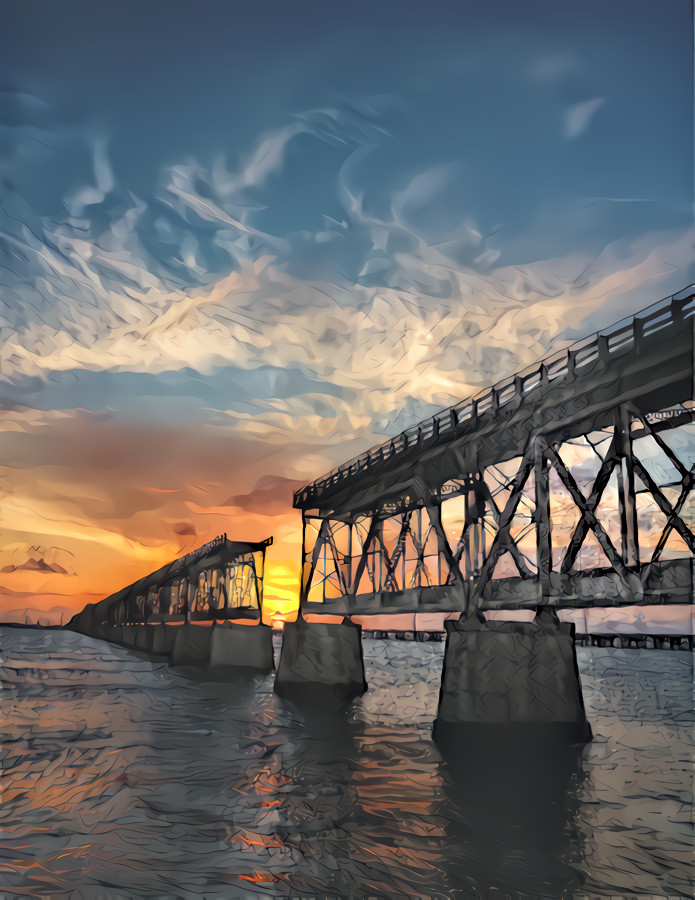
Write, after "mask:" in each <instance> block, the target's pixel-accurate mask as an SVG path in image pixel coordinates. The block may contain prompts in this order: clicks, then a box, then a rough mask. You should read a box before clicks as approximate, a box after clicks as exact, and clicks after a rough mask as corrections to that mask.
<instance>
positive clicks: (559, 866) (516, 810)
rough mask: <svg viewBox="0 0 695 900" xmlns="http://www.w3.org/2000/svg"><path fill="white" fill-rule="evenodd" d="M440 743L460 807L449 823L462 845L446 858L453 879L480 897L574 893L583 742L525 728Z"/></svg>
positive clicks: (578, 881)
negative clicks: (563, 741) (575, 829)
mask: <svg viewBox="0 0 695 900" xmlns="http://www.w3.org/2000/svg"><path fill="white" fill-rule="evenodd" d="M438 746H439V748H440V750H441V752H442V757H443V762H442V781H443V784H444V790H445V793H446V795H447V797H448V798H449V800H450V802H451V805H452V808H453V809H454V810H455V812H456V815H455V817H454V818H452V820H451V822H450V824H449V826H448V829H447V830H448V833H449V835H450V837H451V839H452V840H453V841H455V842H458V844H459V850H458V852H457V853H455V854H454V855H453V856H452V858H451V859H450V861H449V872H450V876H451V878H452V880H453V881H454V883H456V884H458V885H460V886H462V887H464V886H466V887H468V888H469V889H470V890H471V891H472V892H474V894H475V895H476V896H495V895H496V894H500V895H502V896H519V897H529V898H541V897H543V898H545V897H548V898H550V897H558V898H560V897H568V896H572V895H573V893H574V892H575V891H576V890H578V889H579V888H580V887H581V885H582V882H583V878H582V877H581V875H580V874H579V871H578V869H577V863H578V859H577V854H576V845H574V844H573V841H572V838H573V833H572V828H573V826H572V822H573V819H574V814H575V810H576V807H577V801H576V800H575V799H574V797H575V793H574V791H575V789H576V784H577V781H578V780H579V779H580V778H581V777H582V764H581V754H582V751H583V747H582V746H581V745H574V746H573V745H569V744H561V743H558V742H555V741H552V740H550V741H549V740H547V738H545V737H540V736H539V737H535V736H530V735H529V734H528V731H526V732H523V733H521V732H519V733H509V734H508V735H507V736H506V737H505V736H504V735H501V734H498V733H496V734H495V735H494V736H489V735H480V734H478V735H473V736H471V735H470V734H469V735H468V736H467V737H464V736H463V735H462V736H461V739H459V740H457V739H456V738H452V737H449V738H448V739H441V738H440V739H439V741H438ZM570 786H571V787H572V790H571V791H570V790H568V788H569V787H570Z"/></svg>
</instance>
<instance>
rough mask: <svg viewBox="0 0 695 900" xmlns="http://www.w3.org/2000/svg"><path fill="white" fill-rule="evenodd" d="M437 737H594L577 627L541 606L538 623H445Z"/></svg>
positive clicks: (474, 620)
mask: <svg viewBox="0 0 695 900" xmlns="http://www.w3.org/2000/svg"><path fill="white" fill-rule="evenodd" d="M446 628H447V642H446V650H445V659H444V670H443V673H442V687H441V692H440V699H439V710H438V713H437V719H436V720H435V724H434V735H435V738H441V737H443V736H454V735H456V734H459V735H460V734H461V733H463V732H465V733H466V734H474V733H476V732H478V733H483V732H486V731H499V732H500V733H501V734H502V733H504V732H505V730H506V731H507V733H511V732H512V731H514V730H515V729H517V730H520V731H521V732H526V733H530V732H531V731H534V730H535V731H536V732H537V733H547V734H548V735H556V736H559V737H562V739H566V740H569V741H570V742H581V741H588V740H590V739H591V728H590V726H589V724H588V722H587V720H586V715H585V712H584V702H583V699H582V694H581V686H580V683H579V675H578V670H577V662H576V655H575V651H574V635H573V631H574V626H573V625H570V624H568V623H561V622H559V621H558V619H557V616H556V615H555V613H554V612H551V611H549V610H546V609H543V610H541V611H540V612H539V613H538V614H537V615H536V618H535V619H534V620H533V621H532V622H504V621H499V620H494V621H486V620H485V619H484V618H483V616H482V615H473V616H471V617H469V618H467V619H465V620H463V621H462V620H450V621H448V622H447V623H446Z"/></svg>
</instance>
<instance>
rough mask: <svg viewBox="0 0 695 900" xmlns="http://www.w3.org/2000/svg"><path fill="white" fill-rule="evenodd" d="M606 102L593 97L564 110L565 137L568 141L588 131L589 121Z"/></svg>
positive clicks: (601, 98)
mask: <svg viewBox="0 0 695 900" xmlns="http://www.w3.org/2000/svg"><path fill="white" fill-rule="evenodd" d="M605 102H606V98H605V97H593V98H592V99H591V100H582V101H581V102H580V103H573V104H572V105H571V106H568V107H567V109H566V110H565V113H564V117H565V137H566V138H567V140H568V141H572V140H574V139H575V138H578V137H580V135H582V134H584V132H585V131H586V130H587V129H588V127H589V125H590V124H591V120H592V119H593V118H594V116H595V115H596V113H597V112H598V111H599V109H601V107H602V106H603V104H604V103H605Z"/></svg>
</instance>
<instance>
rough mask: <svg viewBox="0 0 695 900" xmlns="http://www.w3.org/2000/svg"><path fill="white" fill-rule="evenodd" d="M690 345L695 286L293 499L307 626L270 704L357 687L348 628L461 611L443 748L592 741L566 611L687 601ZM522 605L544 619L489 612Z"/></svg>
mask: <svg viewBox="0 0 695 900" xmlns="http://www.w3.org/2000/svg"><path fill="white" fill-rule="evenodd" d="M694 347H695V288H694V287H693V286H691V287H689V288H686V289H685V290H684V291H681V292H680V293H679V294H676V295H674V296H672V297H669V298H666V299H665V300H662V301H660V302H658V303H656V304H654V305H653V306H650V307H649V308H648V309H645V310H643V311H642V312H640V313H638V314H637V315H635V316H633V317H631V318H628V319H626V320H624V321H622V322H619V323H617V324H616V325H614V326H612V327H610V328H608V329H605V330H603V331H601V332H598V333H597V334H594V335H591V336H590V337H587V338H586V339H584V340H582V341H579V342H578V343H576V344H573V345H572V346H570V347H567V348H564V349H561V350H559V351H557V352H556V353H554V354H552V355H551V356H549V357H547V358H546V359H544V360H542V361H540V362H539V363H537V364H535V365H533V366H531V367H530V368H528V369H526V370H525V371H523V372H520V373H518V374H516V375H514V376H513V377H510V378H506V379H504V380H503V381H501V382H499V383H498V384H495V385H494V386H493V387H490V388H488V389H486V390H484V391H482V392H481V393H479V394H478V395H477V396H475V397H473V398H471V399H469V400H464V401H462V402H460V403H457V404H456V405H455V406H452V407H450V408H449V409H445V410H443V411H442V412H440V413H438V414H437V415H435V416H433V417H432V418H430V419H427V420H425V421H424V422H421V423H420V424H418V425H416V426H414V427H412V428H409V429H408V430H406V431H404V432H403V433H401V434H399V435H398V436H397V437H394V438H392V439H391V440H388V441H385V442H384V443H382V444H380V445H379V446H377V447H375V448H373V449H372V450H370V451H368V452H367V453H364V454H362V455H361V456H359V457H357V458H356V459H353V460H350V461H349V462H346V463H344V464H343V465H340V466H338V467H337V468H336V469H333V470H332V471H331V472H329V473H328V474H327V475H324V476H323V477H322V478H319V479H318V480H317V481H315V482H313V483H312V484H309V485H307V486H306V487H304V488H303V489H301V490H299V491H297V492H296V493H295V495H294V506H295V508H297V509H300V510H301V511H302V522H303V544H302V580H301V596H300V617H299V619H298V621H297V623H296V625H294V626H287V627H286V629H285V639H284V641H285V643H284V646H283V654H282V657H281V661H280V668H279V671H278V677H277V679H276V689H277V688H278V687H279V689H280V690H281V692H282V691H284V690H286V689H288V688H290V687H291V688H293V689H298V690H300V691H302V690H303V691H304V692H305V693H306V694H307V695H311V687H310V685H311V682H312V681H313V682H316V681H318V682H324V683H326V684H331V685H332V686H333V687H336V686H337V685H342V686H343V688H344V689H345V691H346V692H347V693H350V692H359V691H360V690H364V689H365V688H366V685H365V684H364V668H363V666H362V660H361V646H360V638H359V634H358V633H356V632H355V629H354V626H352V628H351V620H350V618H349V617H351V616H353V615H357V614H359V615H373V614H376V613H382V614H383V613H404V612H432V611H438V612H449V613H456V612H458V613H460V617H459V618H458V619H453V620H452V619H449V621H447V623H446V625H447V646H446V651H445V663H444V672H443V677H442V690H441V694H440V704H439V712H438V716H437V720H436V723H435V733H438V734H439V735H441V736H442V737H444V736H446V735H447V734H451V733H452V729H453V732H454V733H456V732H457V729H459V728H461V727H463V728H464V729H466V733H467V734H469V733H470V730H471V729H473V730H474V731H477V732H479V731H480V728H486V729H489V728H492V729H493V730H494V729H495V728H498V727H504V728H506V729H507V736H508V729H509V728H510V727H513V726H516V725H519V726H521V729H522V730H521V731H520V732H519V736H520V737H525V736H526V734H527V730H528V727H529V726H533V729H532V730H534V731H535V730H537V729H541V731H542V732H543V733H548V729H550V732H552V733H557V728H559V729H560V731H563V732H564V733H566V734H567V735H569V736H570V737H571V739H572V740H586V739H588V738H589V736H590V729H589V727H588V723H587V722H586V719H585V716H584V710H583V701H582V697H581V688H580V685H579V681H578V676H577V666H576V656H575V648H574V632H573V626H571V625H569V624H567V623H562V622H560V621H559V619H558V617H557V615H556V612H555V611H556V610H557V609H560V608H573V607H588V606H592V607H595V606H618V605H626V604H629V605H635V604H637V605H642V606H644V605H647V604H664V603H692V602H693V559H694V558H695V492H694V491H693V480H694V477H695V453H694V452H693V451H694V449H695V448H694V447H693V444H695V441H692V437H693V433H692V429H691V425H692V422H693V417H694V416H695V404H694V403H693V398H694V397H695V372H694V366H693V356H694ZM689 441H690V443H688V442H689ZM519 608H530V609H535V610H536V611H537V612H536V617H535V619H534V620H533V621H531V622H510V621H500V620H499V619H494V620H488V619H489V617H488V619H486V617H485V615H484V613H485V612H486V611H487V612H490V611H495V610H505V609H519ZM331 613H333V614H336V613H337V614H340V615H342V616H345V618H344V620H343V621H342V623H336V622H335V620H334V621H333V623H331V624H329V619H328V618H324V620H323V622H322V621H321V618H319V617H321V616H323V617H326V616H327V615H328V614H331ZM285 648H287V651H286V650H285Z"/></svg>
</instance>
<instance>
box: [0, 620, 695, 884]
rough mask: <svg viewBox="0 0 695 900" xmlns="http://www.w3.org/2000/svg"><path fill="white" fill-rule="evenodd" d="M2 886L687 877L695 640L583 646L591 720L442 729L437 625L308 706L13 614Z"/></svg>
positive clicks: (374, 646)
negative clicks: (488, 730)
mask: <svg viewBox="0 0 695 900" xmlns="http://www.w3.org/2000/svg"><path fill="white" fill-rule="evenodd" d="M0 646H1V647H2V648H3V657H4V659H3V662H4V667H3V669H2V679H3V681H2V688H3V689H2V696H1V699H2V705H3V713H4V716H3V722H2V726H1V731H2V737H3V744H2V746H3V751H2V752H3V761H2V767H3V782H4V796H3V799H2V805H1V807H0V829H1V830H0V859H2V860H3V861H2V863H0V893H1V894H2V896H3V897H14V896H30V897H71V898H94V897H99V898H101V897H128V898H130V897H252V896H257V895H260V896H311V897H377V896H378V897H396V896H408V897H444V896H446V897H448V896H457V897H530V898H534V900H535V898H543V897H576V898H583V897H613V898H616V897H620V898H627V897H635V896H639V897H691V896H692V895H693V883H692V881H691V880H690V875H691V872H692V868H691V867H692V862H693V831H692V824H691V823H692V786H693V764H692V752H693V744H694V741H693V723H694V720H695V715H694V714H693V693H692V672H693V659H692V656H691V655H690V654H688V653H682V652H670V651H644V650H615V649H598V648H588V647H587V648H579V651H578V657H579V664H580V671H581V677H582V683H583V686H584V696H585V701H586V706H587V712H588V716H589V718H590V721H591V724H592V727H593V730H594V735H595V738H594V740H593V742H592V743H591V744H589V745H587V746H586V747H585V748H584V749H583V751H581V752H580V753H579V754H578V755H576V756H575V757H574V758H573V757H571V756H567V755H566V754H565V755H563V754H560V753H555V752H551V751H548V752H546V753H545V754H543V759H542V760H530V759H528V758H526V759H523V760H520V759H519V755H518V752H517V748H514V747H498V748H496V749H495V751H494V753H492V754H487V753H485V754H483V753H480V752H477V751H476V748H467V749H466V748H464V749H462V751H461V753H460V754H455V755H454V756H453V757H450V758H449V760H448V762H447V761H444V760H443V759H442V756H441V755H440V753H439V752H438V750H437V748H436V747H435V746H434V744H433V743H432V741H431V738H430V729H431V724H432V718H433V716H434V714H435V712H436V706H437V697H438V690H439V679H440V672H441V656H442V652H443V645H441V644H435V643H422V644H420V643H414V642H400V641H399V642H396V641H372V640H366V641H365V663H366V667H367V678H368V681H369V684H370V690H369V691H368V693H367V694H366V695H365V696H364V697H363V698H362V699H361V700H359V701H357V702H356V703H355V704H354V705H353V706H352V707H351V708H350V710H349V711H348V712H347V714H345V713H343V714H342V715H331V714H330V711H327V710H321V711H317V712H316V714H314V715H312V714H311V713H307V712H306V711H305V712H304V713H300V712H299V711H297V710H296V709H294V708H293V707H292V706H291V705H290V704H288V703H286V702H283V701H281V700H279V699H278V698H277V697H276V696H275V695H274V694H273V692H272V676H271V677H267V678H263V679H257V680H255V681H254V680H242V681H240V682H239V683H238V684H234V685H229V684H221V683H205V682H197V681H191V680H188V679H186V678H184V677H182V676H181V675H179V674H176V673H174V672H172V671H171V670H170V669H168V668H167V666H166V665H164V664H162V663H158V662H151V661H149V660H147V659H145V658H143V657H141V656H138V655H135V654H133V653H130V652H128V651H126V650H124V649H121V648H117V647H111V646H108V645H105V644H102V643H100V642H97V641H94V640H91V639H89V638H85V637H82V636H79V635H76V634H70V633H67V632H65V633H64V632H58V631H44V632H41V631H32V630H24V629H0Z"/></svg>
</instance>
